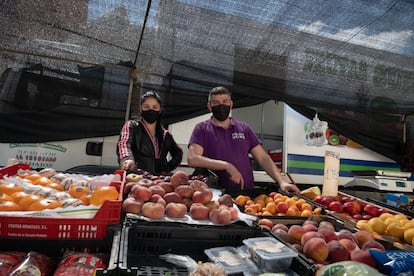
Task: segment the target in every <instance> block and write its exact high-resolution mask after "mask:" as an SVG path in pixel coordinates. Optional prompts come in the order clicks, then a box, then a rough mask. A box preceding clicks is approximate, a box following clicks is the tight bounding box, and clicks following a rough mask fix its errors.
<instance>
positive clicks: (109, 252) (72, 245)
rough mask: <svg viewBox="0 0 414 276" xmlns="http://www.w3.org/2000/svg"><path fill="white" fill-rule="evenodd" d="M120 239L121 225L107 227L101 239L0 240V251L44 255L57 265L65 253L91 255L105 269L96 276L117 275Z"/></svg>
mask: <svg viewBox="0 0 414 276" xmlns="http://www.w3.org/2000/svg"><path fill="white" fill-rule="evenodd" d="M120 237H121V225H109V226H108V231H107V234H106V236H105V237H104V238H103V239H83V240H66V239H65V240H62V239H61V240H50V239H48V240H44V239H30V240H28V239H1V241H0V251H1V252H4V251H20V252H29V251H35V252H38V253H42V254H45V255H46V256H48V257H50V258H52V260H53V261H54V263H55V264H58V263H59V261H60V260H61V259H62V256H63V254H64V253H65V252H67V251H76V252H84V253H92V254H95V255H96V256H98V257H100V258H101V259H102V260H103V261H104V263H105V264H106V265H107V269H105V270H102V269H98V270H97V271H96V275H97V276H99V275H111V276H112V275H118V274H117V268H118V267H117V263H118V252H119V244H120Z"/></svg>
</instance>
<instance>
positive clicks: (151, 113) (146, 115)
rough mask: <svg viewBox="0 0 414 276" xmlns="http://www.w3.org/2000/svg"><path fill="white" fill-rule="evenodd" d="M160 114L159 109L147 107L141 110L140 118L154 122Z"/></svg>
mask: <svg viewBox="0 0 414 276" xmlns="http://www.w3.org/2000/svg"><path fill="white" fill-rule="evenodd" d="M160 114H161V111H156V110H153V109H148V110H144V111H142V112H141V116H142V118H143V119H144V120H145V121H146V122H148V123H150V124H152V123H155V122H156V121H157V120H158V118H159V117H160Z"/></svg>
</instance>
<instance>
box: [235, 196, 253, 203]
mask: <svg viewBox="0 0 414 276" xmlns="http://www.w3.org/2000/svg"><path fill="white" fill-rule="evenodd" d="M248 199H250V197H248V196H245V195H238V196H237V197H236V199H235V201H236V204H237V205H244V204H246V201H247V200H248Z"/></svg>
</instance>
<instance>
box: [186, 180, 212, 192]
mask: <svg viewBox="0 0 414 276" xmlns="http://www.w3.org/2000/svg"><path fill="white" fill-rule="evenodd" d="M189 183H190V186H191V188H193V189H194V191H200V190H205V189H208V185H207V183H205V182H203V181H201V180H198V179H194V180H190V181H189Z"/></svg>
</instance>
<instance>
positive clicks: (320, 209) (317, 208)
mask: <svg viewBox="0 0 414 276" xmlns="http://www.w3.org/2000/svg"><path fill="white" fill-rule="evenodd" d="M321 213H322V208H321V207H316V208H315V209H313V211H312V214H315V215H319V214H321Z"/></svg>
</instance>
